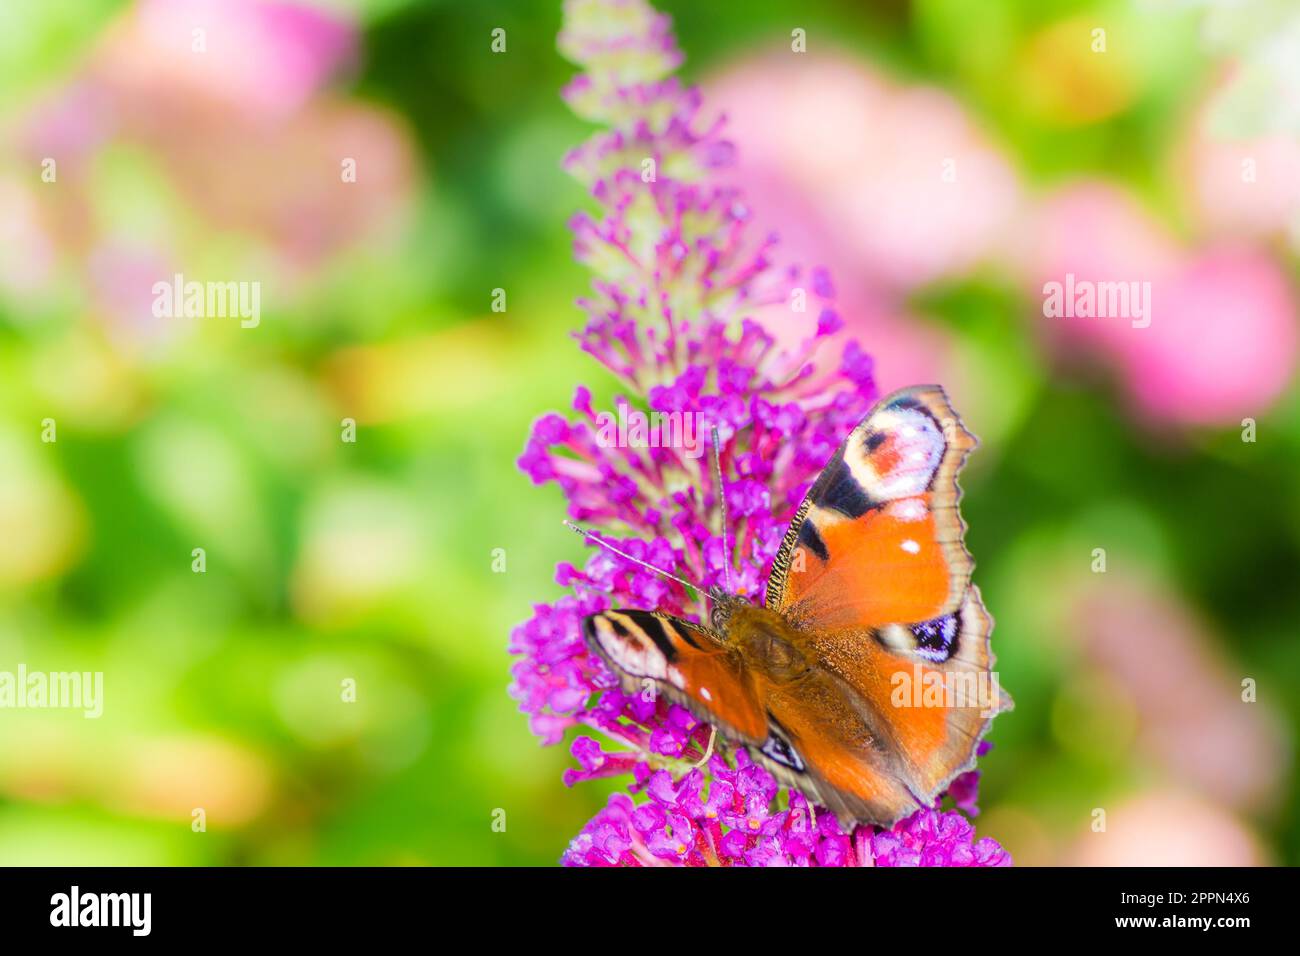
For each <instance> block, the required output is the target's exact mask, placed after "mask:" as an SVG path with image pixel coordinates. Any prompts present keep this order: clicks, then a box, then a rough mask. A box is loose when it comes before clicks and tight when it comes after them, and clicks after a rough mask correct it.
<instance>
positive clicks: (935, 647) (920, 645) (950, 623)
mask: <svg viewBox="0 0 1300 956" xmlns="http://www.w3.org/2000/svg"><path fill="white" fill-rule="evenodd" d="M960 630H961V622H960V621H959V620H958V617H957V615H956V614H945V615H944V616H943V617H937V618H935V619H934V620H933V621H923V622H922V623H920V624H913V625H912V634H913V636H915V638H916V653H917V654H919V655H920V656H921V657H923V658H925V659H926V660H927V661H934V662H935V663H939V662H941V661H946V660H947V659H948V658H950V657H952V655H953V654H954V653H955V652H956V645H957V635H958V633H959V632H960Z"/></svg>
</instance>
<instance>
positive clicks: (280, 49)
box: [101, 0, 357, 115]
mask: <svg viewBox="0 0 1300 956" xmlns="http://www.w3.org/2000/svg"><path fill="white" fill-rule="evenodd" d="M119 29H120V31H121V34H123V35H124V36H119V38H118V39H119V40H120V41H121V42H112V43H109V44H108V45H107V46H105V47H104V48H103V50H102V51H101V63H102V64H103V65H104V66H105V67H106V68H107V70H108V72H110V73H112V74H113V75H114V76H115V77H116V79H117V82H118V83H119V84H121V85H122V86H124V87H129V86H132V85H134V84H139V85H141V86H142V87H144V88H145V89H146V90H147V91H148V92H149V93H150V94H151V95H156V94H157V93H158V92H159V90H158V88H157V79H158V77H159V76H160V75H164V74H165V75H166V76H167V77H168V79H169V92H170V94H171V95H172V96H175V97H179V98H182V99H184V98H189V97H193V96H196V95H197V96H206V97H211V98H213V99H220V100H224V101H226V102H227V103H229V104H230V105H231V106H234V107H237V108H238V109H241V110H248V109H256V110H259V111H265V112H267V113H269V114H274V115H284V114H285V113H288V112H291V111H292V110H294V109H297V108H298V107H300V106H301V105H302V104H303V103H304V102H305V101H306V100H307V98H308V97H310V96H311V95H312V94H313V93H315V92H316V91H317V89H319V88H320V86H321V85H322V84H323V83H324V82H325V80H326V79H327V78H329V77H330V76H331V75H333V74H334V73H335V72H337V71H338V69H339V68H340V67H341V66H343V65H345V64H346V63H347V62H348V61H349V60H351V59H352V58H353V56H354V55H355V53H356V47H357V30H356V27H355V26H354V25H353V24H352V23H351V22H350V21H349V20H346V19H343V18H341V17H339V16H337V15H335V14H331V13H328V12H326V11H325V10H322V9H320V8H319V7H315V6H308V5H305V4H301V3H286V2H275V0H142V2H141V3H140V4H139V5H138V6H137V7H136V10H135V12H134V15H133V16H132V17H130V18H128V19H127V20H126V21H125V22H124V23H122V24H121V25H120V27H119ZM200 47H201V49H200Z"/></svg>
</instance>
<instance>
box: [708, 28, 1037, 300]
mask: <svg viewBox="0 0 1300 956" xmlns="http://www.w3.org/2000/svg"><path fill="white" fill-rule="evenodd" d="M708 88H709V93H710V96H711V97H712V98H714V99H715V100H716V101H717V102H718V103H719V104H720V105H721V107H722V108H723V109H724V110H725V111H726V113H727V116H728V119H729V129H730V133H731V136H732V137H733V138H734V139H735V140H736V141H737V142H738V143H742V144H743V145H744V148H743V149H742V150H740V153H739V173H740V175H741V177H742V179H743V181H744V184H745V186H746V188H747V192H751V191H754V190H755V189H757V190H761V192H762V193H763V195H762V197H761V198H759V197H756V198H755V201H754V204H755V206H761V207H764V208H765V207H766V206H767V202H766V194H767V193H770V192H772V191H778V193H779V194H780V195H779V196H778V199H780V198H781V196H785V197H787V198H786V200H785V201H784V202H779V203H778V205H779V206H780V207H783V208H781V210H780V211H779V212H778V213H775V214H773V217H772V218H773V224H774V225H777V226H778V227H779V228H780V230H781V232H782V235H783V236H785V237H786V238H787V239H788V241H790V242H791V244H793V245H797V246H799V247H800V248H804V242H805V241H806V240H813V241H814V243H815V245H817V246H819V247H821V246H826V245H831V246H834V247H836V248H838V249H840V250H842V251H843V254H844V255H845V257H846V258H848V259H849V260H850V262H851V263H852V265H853V266H854V270H855V271H856V272H859V273H866V277H867V279H868V281H870V282H871V283H873V284H879V285H881V286H884V287H887V288H891V289H910V288H914V287H916V286H918V285H922V284H925V283H927V282H933V281H935V280H936V279H941V278H949V277H952V276H957V275H961V274H963V273H965V272H966V271H968V270H969V269H970V268H971V267H972V266H974V265H975V264H976V263H978V262H979V261H980V260H981V259H983V258H985V257H986V256H988V255H989V253H990V252H991V251H992V249H993V248H994V247H995V246H996V244H997V243H998V241H999V239H1000V238H1001V236H1002V233H1003V230H1004V229H1006V227H1007V226H1008V225H1009V223H1010V220H1011V216H1012V213H1013V212H1014V210H1015V208H1016V205H1017V203H1018V202H1019V195H1020V187H1019V183H1018V181H1017V178H1016V174H1015V171H1014V170H1013V168H1012V167H1011V165H1010V164H1009V163H1008V162H1007V160H1006V159H1005V158H1004V157H1003V156H1002V154H1001V153H1000V152H999V151H998V150H997V149H996V148H995V147H994V146H993V145H992V144H991V143H990V142H989V141H988V140H987V139H986V138H985V137H984V136H983V134H982V133H981V132H980V131H979V130H978V129H977V127H976V126H975V124H974V123H973V122H972V121H971V119H970V118H969V117H968V116H967V115H966V113H965V111H964V110H963V109H962V107H961V105H960V104H959V103H958V102H957V101H956V100H955V99H953V97H952V96H950V95H949V94H948V93H946V92H944V91H943V90H940V89H937V88H935V87H929V86H903V85H901V84H898V83H895V82H894V81H892V80H891V79H889V78H887V77H885V76H883V75H881V74H879V73H877V72H875V71H874V70H872V69H871V68H870V67H869V66H867V65H866V64H864V63H862V62H860V61H858V60H856V59H853V58H851V57H849V56H847V55H835V54H827V55H818V56H816V57H812V56H807V57H805V56H797V55H793V54H790V53H788V52H787V53H778V54H770V55H767V56H763V57H759V58H756V59H751V60H747V61H743V62H741V63H739V64H737V65H736V66H733V67H732V68H731V69H729V70H728V71H727V72H726V73H724V74H723V75H722V76H719V77H717V78H715V79H714V80H713V81H712V82H711V83H709V84H708ZM789 194H793V195H794V196H795V197H797V199H795V200H794V201H791V200H790V199H789V198H788V197H789Z"/></svg>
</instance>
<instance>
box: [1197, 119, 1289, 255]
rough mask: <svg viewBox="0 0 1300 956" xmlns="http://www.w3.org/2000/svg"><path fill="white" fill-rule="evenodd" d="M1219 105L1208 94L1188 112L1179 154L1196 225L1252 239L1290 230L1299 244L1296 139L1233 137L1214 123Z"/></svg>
mask: <svg viewBox="0 0 1300 956" xmlns="http://www.w3.org/2000/svg"><path fill="white" fill-rule="evenodd" d="M1219 106H1220V103H1219V97H1218V95H1215V96H1212V97H1211V98H1210V99H1209V100H1207V101H1206V102H1205V103H1204V104H1202V106H1201V107H1200V108H1199V109H1198V110H1197V111H1196V113H1195V114H1194V115H1193V118H1192V122H1191V124H1190V128H1189V130H1188V133H1187V137H1186V143H1185V145H1184V148H1183V156H1182V158H1181V165H1182V172H1183V176H1184V178H1185V179H1186V180H1187V186H1186V188H1187V191H1188V193H1189V196H1190V201H1191V205H1192V208H1193V212H1194V214H1195V216H1196V218H1197V220H1198V223H1199V225H1200V226H1201V229H1202V230H1203V231H1204V232H1206V233H1209V234H1212V235H1220V236H1236V237H1246V238H1252V239H1256V238H1267V237H1276V236H1281V235H1287V234H1291V235H1292V236H1293V240H1294V241H1295V242H1296V243H1297V245H1300V139H1297V137H1296V136H1295V135H1294V134H1289V133H1285V132H1281V131H1261V132H1259V133H1257V134H1255V135H1238V134H1237V133H1236V132H1235V131H1233V130H1231V129H1226V128H1224V124H1223V123H1222V122H1220V121H1219V109H1218V107H1219Z"/></svg>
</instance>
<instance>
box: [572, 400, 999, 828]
mask: <svg viewBox="0 0 1300 956" xmlns="http://www.w3.org/2000/svg"><path fill="white" fill-rule="evenodd" d="M972 447H974V439H973V437H972V436H971V435H970V434H969V433H968V432H967V431H966V430H965V428H964V427H963V426H962V425H961V421H960V419H959V418H957V416H956V414H955V413H954V412H953V411H952V409H951V406H950V405H949V404H948V401H947V396H946V395H944V393H943V390H942V389H940V388H938V387H937V386H927V387H922V388H915V389H907V390H904V391H903V392H899V393H896V394H895V395H893V396H890V397H889V398H887V399H885V400H884V401H882V402H881V403H879V404H878V405H877V407H876V408H875V409H874V410H873V411H872V412H871V413H870V414H869V415H868V416H867V418H866V419H865V420H864V421H863V422H862V424H861V425H859V426H858V428H857V429H855V430H854V432H853V433H852V434H851V435H850V436H849V437H848V439H846V441H845V443H844V445H843V446H841V448H840V449H839V451H838V452H837V453H836V455H835V457H834V458H832V460H831V461H830V462H829V463H828V464H827V466H826V468H825V469H824V470H823V472H822V474H821V476H820V477H819V478H818V480H817V481H816V482H815V483H814V485H813V486H812V488H811V489H810V491H809V492H808V495H807V497H806V498H805V499H804V501H803V503H802V504H801V505H800V507H799V509H798V510H797V511H796V513H795V516H794V519H793V520H792V522H791V525H790V528H789V531H788V532H787V534H786V536H785V540H784V542H783V544H782V547H781V550H780V552H779V553H778V554H777V556H776V558H775V560H774V563H773V569H772V574H771V577H770V578H769V583H768V589H767V593H766V601H765V603H764V604H763V605H762V606H759V605H756V604H753V603H751V602H749V601H748V600H746V599H745V598H743V597H740V596H735V595H724V594H713V595H711V597H712V600H713V610H712V614H711V617H710V626H703V625H700V624H695V623H692V622H689V621H683V620H680V619H677V618H674V617H671V616H669V615H666V614H661V613H658V612H654V611H634V610H626V611H608V612H605V613H603V614H597V615H593V616H591V617H589V618H587V619H586V621H585V622H584V632H585V636H586V639H587V642H588V644H589V646H590V647H591V649H592V650H593V651H594V652H595V653H596V654H598V655H599V656H600V657H601V658H602V659H603V660H604V661H605V662H606V663H607V664H608V665H609V666H610V667H611V668H612V669H613V670H614V671H615V672H616V673H618V674H619V675H620V677H621V678H622V679H623V684H624V686H625V688H627V689H629V690H632V689H637V690H640V689H643V688H644V686H645V685H646V684H651V685H653V686H654V687H656V688H658V690H660V691H662V693H664V694H665V695H667V696H668V697H669V698H670V699H671V700H673V701H675V702H677V703H679V704H681V705H683V706H685V707H687V708H688V709H690V710H691V711H692V712H693V713H694V714H695V715H696V716H697V717H699V718H700V719H701V720H705V721H708V722H709V723H712V724H713V725H714V726H716V727H717V728H718V729H719V731H721V732H722V733H723V734H724V735H725V736H726V737H727V738H729V739H730V740H731V741H732V742H733V744H734V745H736V746H741V747H744V748H746V749H747V750H748V751H749V752H750V754H751V755H752V756H753V758H754V759H755V760H756V761H758V762H759V763H761V764H762V765H763V766H765V767H767V768H768V769H769V770H770V771H771V772H772V773H773V774H774V775H776V776H777V777H778V778H779V779H780V780H781V781H782V782H783V783H785V784H787V785H789V786H791V787H795V788H797V789H799V790H800V791H802V792H803V793H804V794H805V795H807V796H808V797H809V798H810V799H812V800H813V801H815V802H818V803H821V804H823V805H825V806H827V807H828V808H830V809H831V810H832V811H834V812H835V813H836V815H837V816H838V817H839V818H840V819H841V821H843V822H845V823H846V824H851V823H853V822H855V821H862V822H869V823H878V824H882V825H888V824H891V823H893V822H894V821H896V820H898V819H899V818H901V817H903V816H906V815H907V814H909V813H911V812H913V811H914V810H916V809H918V808H919V807H922V806H927V805H933V803H934V802H935V801H936V800H937V799H938V797H939V795H940V794H941V793H942V792H943V790H944V789H945V788H946V787H947V786H948V784H949V783H950V782H951V781H952V779H953V778H954V777H955V776H956V775H957V774H959V773H961V772H963V771H964V770H967V769H970V768H971V767H972V766H973V764H974V758H975V749H976V746H977V745H978V742H979V739H980V738H981V737H982V735H983V733H984V732H985V731H986V730H987V727H988V724H989V722H990V721H991V719H992V717H993V716H994V715H995V714H997V713H998V712H999V711H1002V710H1006V709H1009V708H1010V706H1011V701H1010V698H1009V697H1007V696H1006V695H1005V694H1004V693H1002V691H1001V689H1000V687H999V686H998V684H997V675H996V672H994V671H992V664H993V657H992V653H991V651H990V649H989V641H988V637H989V632H990V630H991V628H992V620H991V619H990V618H989V616H988V613H987V612H986V611H985V610H984V607H983V604H982V603H981V601H980V598H979V592H978V589H976V588H975V587H974V586H973V585H971V584H970V572H971V567H972V562H971V560H970V556H969V554H967V552H966V550H965V547H964V545H963V544H962V540H961V538H962V532H963V531H964V524H963V523H962V521H961V518H960V515H959V514H958V511H957V501H958V498H959V494H960V493H959V490H958V488H957V484H956V474H957V470H958V468H959V467H960V465H961V463H962V461H963V460H964V458H965V456H966V454H967V452H968V451H969V450H970V449H971V448H972Z"/></svg>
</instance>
